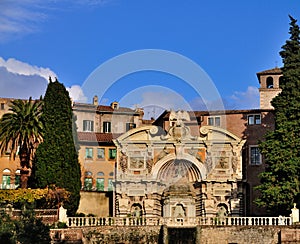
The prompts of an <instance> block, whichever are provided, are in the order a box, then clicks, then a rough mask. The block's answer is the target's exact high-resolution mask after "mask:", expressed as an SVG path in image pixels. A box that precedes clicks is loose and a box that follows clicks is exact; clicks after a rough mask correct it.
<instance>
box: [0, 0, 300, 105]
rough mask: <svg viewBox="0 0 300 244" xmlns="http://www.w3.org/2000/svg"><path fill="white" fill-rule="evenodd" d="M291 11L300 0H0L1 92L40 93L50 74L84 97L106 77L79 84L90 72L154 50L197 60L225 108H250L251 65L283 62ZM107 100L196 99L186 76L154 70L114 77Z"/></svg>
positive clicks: (253, 96) (297, 14) (296, 12)
mask: <svg viewBox="0 0 300 244" xmlns="http://www.w3.org/2000/svg"><path fill="white" fill-rule="evenodd" d="M20 2H21V3H20ZM289 14H290V15H292V16H293V17H294V18H296V19H299V21H300V3H299V0H289V1H284V0H273V1H269V0H252V1H241V0H228V1H223V0H211V1H202V0H186V1H178V0H172V1H171V0H170V1H168V0H165V1H164V0H161V1H158V0H126V1H125V0H102V1H101V0H60V1H55V0H23V1H17V0H1V1H0V97H20V98H28V97H29V96H33V97H38V96H39V95H43V94H44V92H45V88H46V86H47V80H46V79H47V77H48V76H49V75H51V76H57V77H58V79H59V81H60V82H62V83H63V84H64V85H65V86H66V87H68V89H69V91H70V94H71V96H72V97H73V98H74V99H75V100H80V101H84V99H85V101H87V102H91V101H92V96H93V95H97V94H98V93H99V90H101V84H102V82H105V81H102V80H101V81H100V80H99V81H98V82H97V84H96V85H95V86H94V89H92V90H90V91H88V92H87V91H84V90H83V89H82V87H83V86H84V84H85V82H87V80H88V77H90V75H91V74H92V73H93V71H94V70H95V69H97V68H98V67H99V66H101V65H102V64H103V63H105V62H107V61H109V60H111V59H113V58H115V57H117V56H119V55H122V54H124V53H127V52H133V51H136V50H143V49H158V50H167V51H170V52H173V53H177V54H178V55H182V56H183V57H186V58H187V59H189V60H191V61H193V62H195V63H196V64H197V65H199V67H201V68H202V69H203V70H204V71H205V72H206V73H207V74H208V76H209V77H210V78H211V81H212V82H213V84H214V85H215V86H216V88H217V89H218V92H219V93H220V97H221V98H222V100H223V101H224V103H225V106H226V107H228V108H232V109H239V108H255V107H258V103H259V99H258V90H257V88H258V85H259V84H258V81H257V78H256V72H259V71H262V70H266V69H270V68H274V67H275V66H276V65H277V66H281V58H280V56H279V51H280V50H281V46H282V45H283V44H284V43H285V41H286V39H287V38H289V34H288V30H289V18H288V15H289ZM129 62H130V61H129ZM124 65H126V64H124ZM102 78H103V77H102ZM83 92H85V93H83ZM181 99H182V100H181ZM115 100H116V101H121V105H124V106H131V107H133V106H142V107H143V106H144V107H146V106H148V105H151V104H150V103H151V100H152V103H153V101H155V102H154V104H152V105H155V106H158V107H161V108H165V109H170V108H174V109H178V108H180V106H182V107H183V108H185V107H184V106H183V105H182V103H186V104H188V105H189V106H190V107H191V108H192V109H201V105H203V101H202V102H201V101H199V100H201V99H199V92H198V91H195V90H194V89H193V87H191V86H190V85H189V83H187V82H186V81H184V80H182V79H180V78H178V77H175V76H174V75H172V74H166V73H163V72H157V71H155V70H154V71H144V72H135V73H132V74H129V75H127V76H125V77H123V78H121V79H119V80H117V81H115V82H114V83H113V84H111V88H110V89H109V90H107V91H106V92H105V94H104V95H102V96H101V102H102V103H106V104H109V103H110V102H112V101H115ZM214 100H216V98H215V97H212V99H211V103H213V102H214ZM182 101H184V102H182Z"/></svg>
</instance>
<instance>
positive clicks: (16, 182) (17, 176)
mask: <svg viewBox="0 0 300 244" xmlns="http://www.w3.org/2000/svg"><path fill="white" fill-rule="evenodd" d="M20 183H21V176H20V175H16V176H15V187H16V188H18V187H19V185H20Z"/></svg>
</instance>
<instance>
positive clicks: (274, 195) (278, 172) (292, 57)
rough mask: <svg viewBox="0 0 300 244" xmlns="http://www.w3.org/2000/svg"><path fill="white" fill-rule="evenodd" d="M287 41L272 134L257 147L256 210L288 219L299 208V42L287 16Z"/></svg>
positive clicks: (284, 48) (291, 19)
mask: <svg viewBox="0 0 300 244" xmlns="http://www.w3.org/2000/svg"><path fill="white" fill-rule="evenodd" d="M289 34H290V39H288V40H287V41H286V43H285V45H283V46H282V51H281V52H280V55H281V57H282V61H283V68H282V73H283V76H282V79H281V80H280V88H281V89H282V91H281V93H280V94H279V95H278V96H276V97H275V98H274V99H273V100H272V106H273V107H274V109H275V130H274V131H272V132H269V133H268V134H267V135H266V138H265V141H264V142H261V143H260V151H261V153H262V154H263V155H264V157H265V160H266V171H265V172H263V173H262V174H261V175H260V176H261V185H259V186H258V187H257V189H258V190H259V191H260V193H261V196H260V197H259V198H258V199H257V200H256V203H257V204H258V205H259V206H263V207H266V209H267V210H268V211H269V212H270V213H271V214H273V215H277V216H278V215H279V214H282V215H288V214H289V213H290V209H291V208H292V207H293V203H294V202H295V203H298V204H299V180H300V178H299V177H300V150H299V149H300V42H299V34H300V31H299V26H298V25H297V20H295V19H294V18H293V17H291V16H290V30H289Z"/></svg>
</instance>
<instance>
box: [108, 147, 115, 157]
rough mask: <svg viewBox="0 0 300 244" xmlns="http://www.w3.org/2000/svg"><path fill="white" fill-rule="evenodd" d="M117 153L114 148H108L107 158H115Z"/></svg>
mask: <svg viewBox="0 0 300 244" xmlns="http://www.w3.org/2000/svg"><path fill="white" fill-rule="evenodd" d="M116 155H117V150H116V149H112V148H111V149H109V159H115V158H116Z"/></svg>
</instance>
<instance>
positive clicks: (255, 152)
mask: <svg viewBox="0 0 300 244" xmlns="http://www.w3.org/2000/svg"><path fill="white" fill-rule="evenodd" d="M250 164H251V165H260V164H261V154H260V152H259V149H258V147H250Z"/></svg>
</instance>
